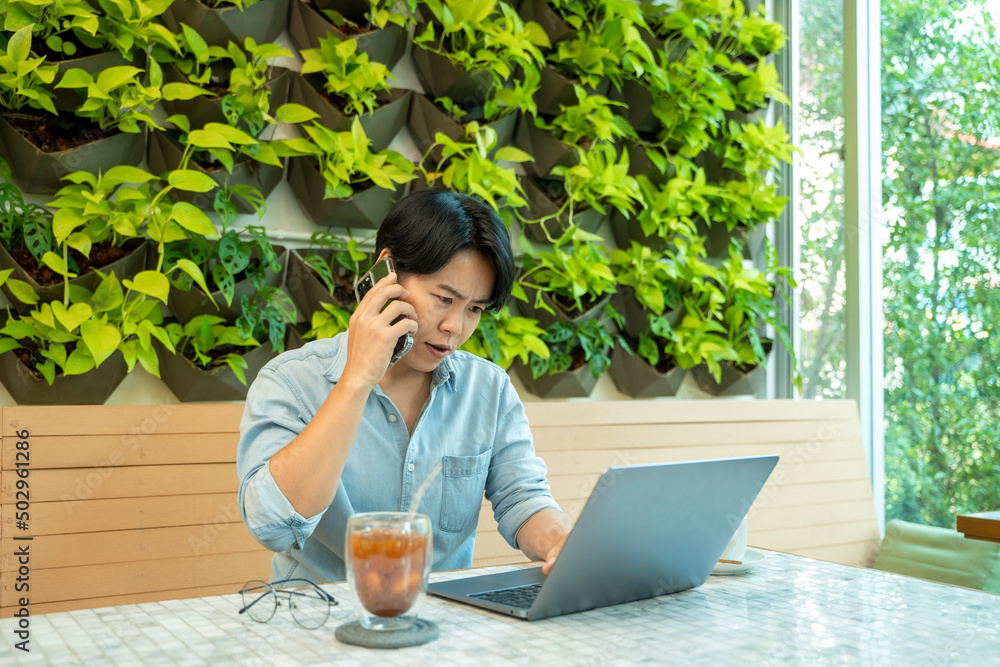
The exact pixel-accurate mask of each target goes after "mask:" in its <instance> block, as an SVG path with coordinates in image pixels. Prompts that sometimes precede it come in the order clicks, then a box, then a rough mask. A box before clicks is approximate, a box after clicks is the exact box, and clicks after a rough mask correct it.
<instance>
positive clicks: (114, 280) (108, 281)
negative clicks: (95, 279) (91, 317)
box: [91, 273, 125, 313]
mask: <svg viewBox="0 0 1000 667" xmlns="http://www.w3.org/2000/svg"><path fill="white" fill-rule="evenodd" d="M124 301H125V293H124V292H123V291H122V285H121V283H120V282H119V281H118V277H117V276H115V274H113V273H109V274H108V275H107V276H105V278H104V279H103V280H102V281H101V284H100V285H98V286H97V289H96V290H94V296H93V297H92V298H91V303H92V304H93V308H94V311H95V312H98V313H101V312H105V311H108V310H114V309H115V308H118V307H119V306H120V305H122V303H123V302H124Z"/></svg>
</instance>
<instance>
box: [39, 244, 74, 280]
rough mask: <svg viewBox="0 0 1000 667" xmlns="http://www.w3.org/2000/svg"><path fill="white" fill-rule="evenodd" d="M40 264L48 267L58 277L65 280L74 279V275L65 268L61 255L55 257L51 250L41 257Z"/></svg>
mask: <svg viewBox="0 0 1000 667" xmlns="http://www.w3.org/2000/svg"><path fill="white" fill-rule="evenodd" d="M42 264H44V265H45V266H47V267H49V268H50V269H52V270H53V271H55V272H56V273H58V274H59V275H60V276H65V277H66V278H76V274H75V273H73V272H72V271H70V270H69V267H67V266H66V262H65V261H64V260H63V258H62V255H57V254H55V253H54V252H52V251H51V250H50V251H48V252H47V253H45V254H44V255H42Z"/></svg>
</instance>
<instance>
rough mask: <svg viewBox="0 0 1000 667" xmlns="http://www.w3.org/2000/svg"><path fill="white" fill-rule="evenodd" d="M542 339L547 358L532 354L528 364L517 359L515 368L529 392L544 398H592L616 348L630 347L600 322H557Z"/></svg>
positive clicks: (547, 328) (548, 328)
mask: <svg viewBox="0 0 1000 667" xmlns="http://www.w3.org/2000/svg"><path fill="white" fill-rule="evenodd" d="M541 340H542V342H544V343H545V345H546V347H547V349H548V351H549V355H548V356H547V357H543V356H542V355H539V354H536V353H535V352H533V351H532V352H529V354H528V358H529V361H528V364H527V365H525V364H522V363H520V361H519V360H515V362H514V366H515V368H517V372H518V375H520V377H521V381H522V382H524V385H525V387H526V388H527V389H528V391H530V392H531V393H533V394H535V395H536V396H540V397H542V398H574V397H585V396H590V393H591V392H592V391H593V390H594V386H595V385H596V384H597V380H598V379H599V378H600V377H601V376H602V375H604V373H605V372H606V371H607V370H608V367H609V366H610V365H611V355H612V352H613V351H614V348H615V346H616V345H617V346H620V347H626V343H625V341H624V339H623V338H622V337H621V336H619V335H618V334H612V333H611V332H609V331H608V330H607V329H606V328H605V327H604V326H603V325H602V324H601V323H600V322H599V321H597V320H587V321H586V322H582V323H579V324H572V323H570V322H563V321H558V322H553V323H552V324H550V325H549V326H548V327H546V331H545V333H544V334H543V335H542V336H541ZM626 349H627V348H626Z"/></svg>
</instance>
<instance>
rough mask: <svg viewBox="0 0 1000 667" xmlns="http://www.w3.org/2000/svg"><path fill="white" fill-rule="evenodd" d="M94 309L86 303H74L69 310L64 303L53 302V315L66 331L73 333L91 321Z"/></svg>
mask: <svg viewBox="0 0 1000 667" xmlns="http://www.w3.org/2000/svg"><path fill="white" fill-rule="evenodd" d="M93 313H94V311H93V309H92V308H91V307H90V306H89V305H87V304H85V303H74V304H73V305H71V306H70V307H69V308H66V306H64V305H63V304H62V301H53V302H52V314H53V315H55V318H56V319H57V320H59V323H60V324H62V325H63V326H64V327H65V328H66V331H69V332H73V331H74V330H75V329H76V328H77V327H79V326H80V325H81V324H83V323H84V322H86V321H87V320H89V319H90V316H91V315H93Z"/></svg>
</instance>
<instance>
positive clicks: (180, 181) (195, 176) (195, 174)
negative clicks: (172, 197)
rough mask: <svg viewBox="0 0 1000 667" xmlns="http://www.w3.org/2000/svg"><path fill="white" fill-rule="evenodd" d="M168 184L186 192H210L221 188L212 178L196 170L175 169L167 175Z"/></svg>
mask: <svg viewBox="0 0 1000 667" xmlns="http://www.w3.org/2000/svg"><path fill="white" fill-rule="evenodd" d="M167 182H168V183H170V185H172V186H174V187H175V188H177V189H178V190H184V191H185V192H208V191H210V190H214V189H215V188H217V187H219V184H218V183H216V182H215V179H213V178H212V177H211V176H209V175H208V174H206V173H204V172H201V171H195V170H194V169H175V170H174V171H172V172H170V173H169V174H168V175H167Z"/></svg>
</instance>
